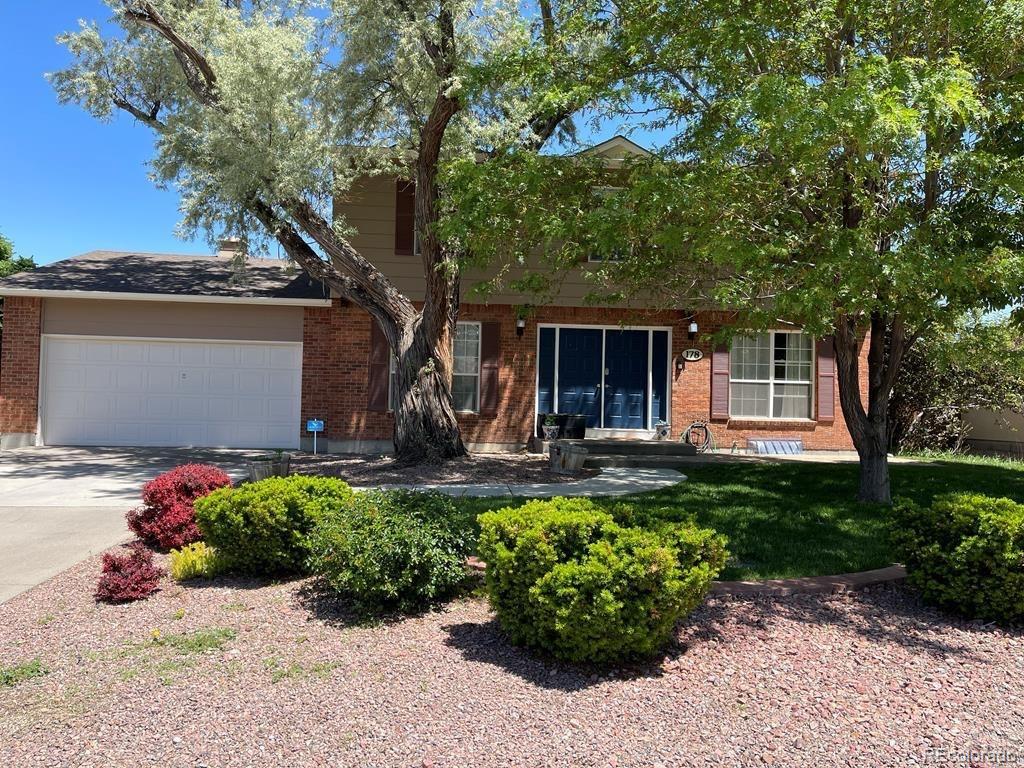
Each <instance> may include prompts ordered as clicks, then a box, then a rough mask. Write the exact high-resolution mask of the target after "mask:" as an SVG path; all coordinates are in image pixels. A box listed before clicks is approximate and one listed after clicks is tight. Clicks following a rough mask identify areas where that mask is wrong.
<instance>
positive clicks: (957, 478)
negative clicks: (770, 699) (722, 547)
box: [623, 459, 1024, 579]
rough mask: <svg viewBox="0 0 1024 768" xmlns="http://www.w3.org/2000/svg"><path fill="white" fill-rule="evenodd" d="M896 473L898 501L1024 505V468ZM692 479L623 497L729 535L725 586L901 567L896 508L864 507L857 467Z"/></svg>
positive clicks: (777, 468)
mask: <svg viewBox="0 0 1024 768" xmlns="http://www.w3.org/2000/svg"><path fill="white" fill-rule="evenodd" d="M891 471H892V490H893V495H894V496H895V497H897V498H901V497H905V498H910V499H913V500H914V501H917V502H919V503H929V502H930V501H931V500H932V498H933V497H934V496H936V495H938V494H942V493H949V492H954V491H966V492H974V493H985V494H989V495H996V496H1009V497H1010V498H1014V499H1016V500H1018V501H1024V464H1022V465H1020V466H1019V467H1018V466H1015V465H1012V464H1007V463H993V462H973V461H956V460H943V459H939V460H932V461H927V462H923V463H920V464H893V465H892V467H891ZM688 476H689V479H688V481H687V482H685V483H681V484H680V485H677V486H674V487H672V488H668V489H664V490H661V491H657V492H654V493H649V494H644V495H642V496H631V497H626V498H624V499H623V500H624V501H627V502H629V503H631V504H633V505H635V506H636V507H638V508H640V509H644V510H647V511H649V512H651V513H653V514H654V515H655V516H656V517H659V518H663V519H667V520H686V519H696V521H697V522H698V523H699V524H701V525H705V526H709V527H711V528H714V529H715V530H717V531H719V532H720V533H723V534H725V535H726V536H727V537H728V538H729V540H730V541H729V551H730V553H731V554H732V555H733V559H732V560H731V561H730V564H729V567H728V568H727V569H726V571H725V573H723V574H722V578H724V579H750V578H789V577H795V576H820V575H833V574H839V573H849V572H852V571H860V570H868V569H871V568H880V567H884V566H887V565H890V564H891V563H892V562H893V559H894V555H893V553H892V551H891V548H890V545H889V535H888V521H889V519H890V513H889V509H888V508H887V507H885V506H882V505H877V504H862V503H860V502H858V501H857V500H856V496H857V486H858V477H859V468H858V467H857V465H856V464H814V463H797V462H787V463H783V462H777V463H768V462H764V463H758V464H752V463H730V464H726V463H716V464H709V465H702V466H695V467H693V468H691V469H690V470H689V472H688Z"/></svg>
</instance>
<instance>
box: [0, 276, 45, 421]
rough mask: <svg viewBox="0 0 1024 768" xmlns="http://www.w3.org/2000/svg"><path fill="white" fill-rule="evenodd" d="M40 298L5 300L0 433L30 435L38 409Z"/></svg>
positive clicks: (0, 357)
mask: <svg viewBox="0 0 1024 768" xmlns="http://www.w3.org/2000/svg"><path fill="white" fill-rule="evenodd" d="M42 308H43V302H42V300H41V299H34V298H26V297H23V296H16V297H10V298H7V299H4V310H3V311H4V326H3V331H2V333H3V339H2V347H0V433H3V434H9V433H33V432H35V431H36V421H37V417H38V407H39V329H40V325H41V321H42V314H43V309H42Z"/></svg>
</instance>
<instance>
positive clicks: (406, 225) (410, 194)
mask: <svg viewBox="0 0 1024 768" xmlns="http://www.w3.org/2000/svg"><path fill="white" fill-rule="evenodd" d="M415 252H416V183H415V182H413V181H407V180H406V179H398V181H396V182H395V253H396V254H398V255H400V256H412V255H413V254H414V253H415Z"/></svg>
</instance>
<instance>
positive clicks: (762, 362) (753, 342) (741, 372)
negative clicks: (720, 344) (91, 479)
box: [729, 333, 771, 381]
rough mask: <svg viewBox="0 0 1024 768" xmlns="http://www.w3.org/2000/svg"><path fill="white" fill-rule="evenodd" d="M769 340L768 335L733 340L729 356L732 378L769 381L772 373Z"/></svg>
mask: <svg viewBox="0 0 1024 768" xmlns="http://www.w3.org/2000/svg"><path fill="white" fill-rule="evenodd" d="M769 338H770V335H769V334H767V333H758V334H755V335H754V336H737V337H736V338H735V339H733V343H732V349H731V351H730V354H729V365H730V368H731V375H732V378H734V379H755V380H761V381H767V380H768V376H769V374H770V372H771V366H770V363H769V352H770V348H769V343H770V342H769Z"/></svg>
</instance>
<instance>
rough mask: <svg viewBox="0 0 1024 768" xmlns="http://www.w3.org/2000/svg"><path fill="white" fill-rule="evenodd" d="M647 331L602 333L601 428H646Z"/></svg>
mask: <svg viewBox="0 0 1024 768" xmlns="http://www.w3.org/2000/svg"><path fill="white" fill-rule="evenodd" d="M649 339H650V335H649V334H648V332H647V331H605V348H604V361H605V362H604V367H605V377H604V427H605V429H646V428H647V380H648V375H649V371H650V365H649V361H648V360H647V357H648V353H649V349H648V345H649Z"/></svg>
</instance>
